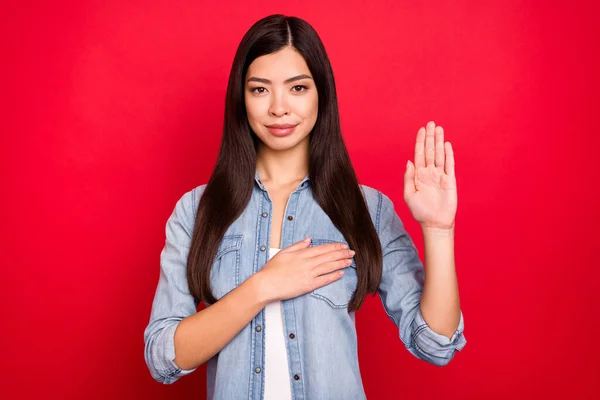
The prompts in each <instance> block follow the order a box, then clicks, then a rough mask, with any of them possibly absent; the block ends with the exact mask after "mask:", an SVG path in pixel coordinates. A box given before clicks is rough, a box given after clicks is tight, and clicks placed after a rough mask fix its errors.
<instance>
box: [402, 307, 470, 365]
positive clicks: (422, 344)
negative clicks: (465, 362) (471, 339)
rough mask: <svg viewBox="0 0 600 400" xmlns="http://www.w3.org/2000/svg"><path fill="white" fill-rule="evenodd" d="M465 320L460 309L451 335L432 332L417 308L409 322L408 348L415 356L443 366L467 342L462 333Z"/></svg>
mask: <svg viewBox="0 0 600 400" xmlns="http://www.w3.org/2000/svg"><path fill="white" fill-rule="evenodd" d="M464 329H465V322H464V320H463V315H462V311H461V313H460V321H459V323H458V327H457V328H456V330H455V331H454V334H453V335H452V337H450V338H448V337H446V336H444V335H441V334H439V333H436V332H434V331H433V330H432V329H431V328H430V327H429V325H427V323H426V322H425V320H424V319H423V315H422V314H421V310H420V309H418V310H417V313H416V315H415V319H414V320H413V322H412V324H411V339H412V340H411V344H412V346H411V347H408V350H409V351H410V352H411V353H412V354H413V355H415V356H416V357H418V358H420V359H422V360H426V361H428V362H430V363H431V364H434V365H439V366H443V365H446V364H448V363H449V362H450V360H452V358H453V357H454V354H455V353H456V350H459V351H460V350H462V348H463V347H465V345H466V344H467V341H466V339H465V337H464V335H463V330H464Z"/></svg>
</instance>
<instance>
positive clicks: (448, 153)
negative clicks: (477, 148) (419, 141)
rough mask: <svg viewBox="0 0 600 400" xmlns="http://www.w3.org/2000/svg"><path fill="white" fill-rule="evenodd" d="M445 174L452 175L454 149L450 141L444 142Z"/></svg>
mask: <svg viewBox="0 0 600 400" xmlns="http://www.w3.org/2000/svg"><path fill="white" fill-rule="evenodd" d="M445 172H446V174H448V175H450V176H454V149H453V148H452V145H451V144H450V142H446V167H445Z"/></svg>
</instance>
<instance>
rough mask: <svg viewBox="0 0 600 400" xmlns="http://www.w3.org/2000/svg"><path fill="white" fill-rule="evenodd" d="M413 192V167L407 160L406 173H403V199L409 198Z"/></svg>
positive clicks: (414, 189) (414, 190)
mask: <svg viewBox="0 0 600 400" xmlns="http://www.w3.org/2000/svg"><path fill="white" fill-rule="evenodd" d="M415 192H416V188H415V165H414V164H413V163H412V162H411V161H410V160H408V162H407V163H406V172H405V173H404V198H405V199H406V198H409V197H411V196H412V195H413V194H415Z"/></svg>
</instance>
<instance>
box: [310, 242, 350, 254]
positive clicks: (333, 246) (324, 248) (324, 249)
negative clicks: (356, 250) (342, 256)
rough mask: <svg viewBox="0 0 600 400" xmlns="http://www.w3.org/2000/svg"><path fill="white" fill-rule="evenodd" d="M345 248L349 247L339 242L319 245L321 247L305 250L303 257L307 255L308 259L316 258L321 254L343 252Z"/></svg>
mask: <svg viewBox="0 0 600 400" xmlns="http://www.w3.org/2000/svg"><path fill="white" fill-rule="evenodd" d="M343 246H347V245H346V244H345V243H338V242H336V243H325V244H319V245H316V246H313V247H310V248H308V249H305V250H304V251H303V255H305V256H306V257H316V256H319V255H321V254H325V253H329V252H331V251H336V250H341V249H343V248H344V247H343Z"/></svg>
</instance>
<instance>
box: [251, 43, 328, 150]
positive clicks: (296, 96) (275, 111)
mask: <svg viewBox="0 0 600 400" xmlns="http://www.w3.org/2000/svg"><path fill="white" fill-rule="evenodd" d="M244 100H245V104H246V112H247V114H248V122H249V123H250V127H251V128H252V130H253V131H254V133H256V135H257V136H258V137H259V138H260V140H261V141H262V143H263V144H264V145H266V146H267V147H269V148H271V149H273V150H286V149H290V148H293V147H295V146H297V145H298V144H299V143H302V142H304V141H307V140H308V135H309V134H310V132H311V131H312V129H313V127H314V126H315V122H316V121H317V114H318V102H319V101H318V100H319V99H318V94H317V87H316V86H315V82H314V80H313V77H312V74H311V73H310V71H309V69H308V66H307V65H306V61H304V58H303V57H302V56H301V55H300V54H299V53H298V52H297V51H295V50H294V49H292V48H291V47H285V48H283V49H282V50H279V51H277V52H275V53H272V54H267V55H264V56H261V57H258V58H257V59H255V60H254V61H253V62H252V64H250V66H249V68H248V72H247V73H246V77H245V90H244ZM278 125H284V126H283V127H282V126H279V127H278ZM285 126H290V128H285ZM281 128H283V129H281Z"/></svg>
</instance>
